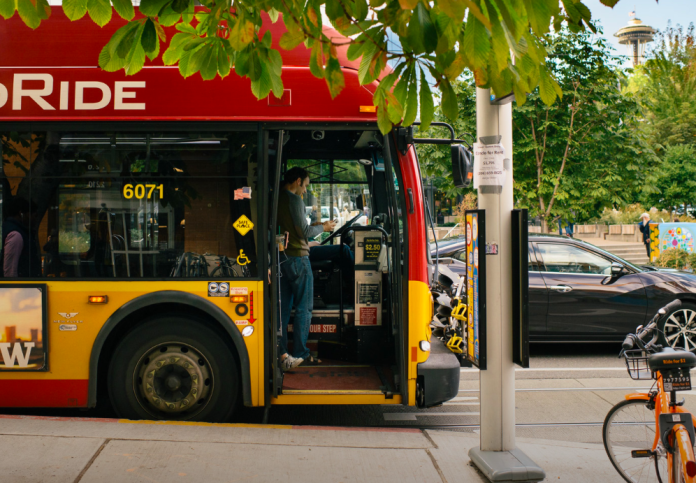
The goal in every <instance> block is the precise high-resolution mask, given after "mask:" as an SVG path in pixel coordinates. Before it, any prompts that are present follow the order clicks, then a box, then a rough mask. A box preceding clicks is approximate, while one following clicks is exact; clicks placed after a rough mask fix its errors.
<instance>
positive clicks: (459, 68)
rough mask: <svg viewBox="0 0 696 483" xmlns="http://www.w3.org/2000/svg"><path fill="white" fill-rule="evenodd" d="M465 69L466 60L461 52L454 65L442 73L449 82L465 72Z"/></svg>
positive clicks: (456, 55)
mask: <svg viewBox="0 0 696 483" xmlns="http://www.w3.org/2000/svg"><path fill="white" fill-rule="evenodd" d="M465 67H466V61H465V60H464V56H463V55H462V53H461V52H457V53H456V54H455V56H454V60H453V61H452V63H451V64H450V65H449V66H448V67H447V68H446V69H444V70H443V71H442V73H443V74H445V77H447V78H448V79H449V80H451V81H453V80H455V79H456V78H457V77H459V76H460V75H461V74H462V72H464V68H465Z"/></svg>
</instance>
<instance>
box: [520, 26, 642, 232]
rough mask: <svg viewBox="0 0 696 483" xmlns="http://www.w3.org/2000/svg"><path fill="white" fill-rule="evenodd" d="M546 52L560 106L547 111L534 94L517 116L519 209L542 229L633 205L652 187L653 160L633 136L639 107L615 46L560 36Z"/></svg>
mask: <svg viewBox="0 0 696 483" xmlns="http://www.w3.org/2000/svg"><path fill="white" fill-rule="evenodd" d="M547 49H548V50H549V51H550V52H551V53H550V56H549V59H548V60H547V68H548V70H549V71H550V72H552V73H553V75H554V77H555V78H556V79H558V82H559V84H560V86H561V89H562V91H563V102H559V103H557V104H555V105H553V106H548V105H547V104H545V103H544V102H543V99H542V94H541V92H539V91H535V92H533V93H532V94H531V95H530V96H529V99H528V102H527V103H526V104H525V105H523V106H518V107H517V108H515V110H514V114H513V122H514V128H515V129H514V137H515V152H514V166H515V171H514V178H515V196H516V200H517V204H518V206H520V207H527V208H529V210H530V215H531V216H539V217H541V219H542V224H545V223H547V222H551V221H555V220H557V219H558V218H560V217H562V218H567V219H572V220H575V221H581V220H584V219H587V218H589V217H592V216H596V215H598V214H599V213H600V212H601V211H602V209H603V208H604V207H611V206H620V205H624V204H626V203H629V202H633V201H634V198H635V197H636V196H637V193H638V192H639V191H640V190H641V189H642V187H643V184H644V183H646V182H647V183H650V182H651V180H652V178H651V176H652V174H651V171H650V168H651V167H652V166H653V165H654V163H655V158H654V155H653V154H652V151H651V150H650V149H648V146H647V145H646V143H645V141H644V140H643V139H642V138H641V136H639V135H638V134H636V131H637V130H636V129H635V124H636V122H637V121H636V119H637V116H638V115H639V114H640V110H639V105H638V103H637V102H636V101H635V99H634V98H633V96H632V95H631V94H630V93H622V92H621V91H620V88H619V84H620V83H621V82H624V81H625V78H624V74H623V71H622V70H621V69H620V68H618V67H616V65H615V63H614V62H613V58H612V57H613V54H612V50H611V48H610V47H608V46H607V44H606V41H605V40H604V39H602V38H598V37H595V36H591V35H589V34H587V33H580V34H571V33H569V32H568V31H567V30H563V31H561V32H560V33H558V34H556V35H553V36H550V37H549V39H548V46H547Z"/></svg>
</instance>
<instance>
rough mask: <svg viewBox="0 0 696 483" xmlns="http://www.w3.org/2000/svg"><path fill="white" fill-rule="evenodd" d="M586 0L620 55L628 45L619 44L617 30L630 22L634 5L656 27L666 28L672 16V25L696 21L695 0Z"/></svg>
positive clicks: (641, 15) (605, 35)
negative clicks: (609, 2)
mask: <svg viewBox="0 0 696 483" xmlns="http://www.w3.org/2000/svg"><path fill="white" fill-rule="evenodd" d="M583 3H584V4H585V5H587V7H588V8H589V9H590V12H592V18H593V19H599V20H600V21H601V25H602V28H603V29H604V37H605V38H607V39H608V40H609V41H610V42H611V44H612V45H613V46H614V48H615V49H617V51H618V53H619V54H621V55H626V53H627V52H626V46H625V45H620V44H619V42H618V39H617V38H616V37H614V33H615V32H616V31H617V30H619V29H620V28H621V27H624V26H626V25H628V13H629V12H631V11H632V10H634V9H635V11H636V16H637V17H638V18H639V19H640V20H642V21H643V23H644V24H646V25H649V26H651V27H652V28H654V29H656V30H664V29H665V28H666V27H667V22H668V21H670V20H671V21H672V26H675V25H676V24H680V25H682V26H683V27H686V26H688V25H689V23H691V22H694V23H696V2H694V0H660V1H659V3H658V2H656V1H655V0H619V3H617V4H616V6H615V7H614V8H609V7H606V6H604V5H602V4H601V3H600V1H599V0H583ZM648 51H649V47H648Z"/></svg>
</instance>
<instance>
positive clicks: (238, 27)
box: [229, 17, 255, 50]
mask: <svg viewBox="0 0 696 483" xmlns="http://www.w3.org/2000/svg"><path fill="white" fill-rule="evenodd" d="M254 34H255V30H254V24H253V23H252V22H250V21H249V20H247V19H246V18H242V17H240V18H239V19H237V23H235V24H234V27H232V30H230V37H229V41H230V45H231V46H232V48H233V49H234V50H243V49H244V48H245V47H246V46H247V45H249V44H250V43H251V42H253V40H254Z"/></svg>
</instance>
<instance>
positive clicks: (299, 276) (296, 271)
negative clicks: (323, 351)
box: [280, 257, 314, 359]
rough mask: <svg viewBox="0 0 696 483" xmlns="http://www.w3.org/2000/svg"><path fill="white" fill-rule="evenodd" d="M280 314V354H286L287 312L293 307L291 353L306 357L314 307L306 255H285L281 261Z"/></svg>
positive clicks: (312, 280)
mask: <svg viewBox="0 0 696 483" xmlns="http://www.w3.org/2000/svg"><path fill="white" fill-rule="evenodd" d="M280 272H281V275H282V276H281V278H280V317H281V321H282V324H283V335H282V336H281V338H280V351H281V354H287V353H288V324H289V323H290V312H291V310H292V308H293V307H295V318H294V319H293V336H292V340H293V354H292V355H293V356H294V357H301V358H303V359H306V358H308V357H309V349H307V338H308V337H309V326H310V325H311V323H312V309H313V308H314V277H312V266H311V265H310V264H309V257H287V259H286V260H285V261H283V262H282V263H281V264H280Z"/></svg>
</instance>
